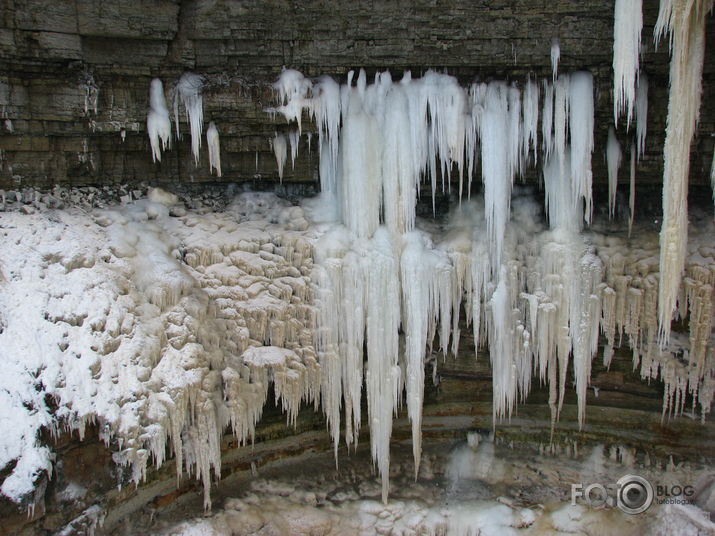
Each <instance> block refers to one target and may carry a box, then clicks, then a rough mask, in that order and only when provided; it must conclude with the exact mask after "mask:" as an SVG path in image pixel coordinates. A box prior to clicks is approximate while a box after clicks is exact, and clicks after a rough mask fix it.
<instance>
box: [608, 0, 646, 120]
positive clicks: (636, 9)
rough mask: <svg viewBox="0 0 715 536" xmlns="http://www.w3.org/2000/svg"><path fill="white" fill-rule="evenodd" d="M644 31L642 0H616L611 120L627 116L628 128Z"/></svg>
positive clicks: (634, 98) (631, 115)
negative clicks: (642, 32)
mask: <svg viewBox="0 0 715 536" xmlns="http://www.w3.org/2000/svg"><path fill="white" fill-rule="evenodd" d="M642 29H643V6H642V0H616V7H615V12H614V22H613V120H614V122H615V123H616V124H618V118H619V117H620V116H621V115H623V114H625V115H626V128H628V127H630V124H631V118H632V117H633V107H634V103H635V101H636V85H637V80H638V55H639V53H640V46H641V30H642Z"/></svg>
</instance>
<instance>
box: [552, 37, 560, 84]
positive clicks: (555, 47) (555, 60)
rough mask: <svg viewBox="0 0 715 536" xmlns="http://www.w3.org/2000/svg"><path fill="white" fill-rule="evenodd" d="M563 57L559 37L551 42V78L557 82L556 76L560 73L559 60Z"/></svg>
mask: <svg viewBox="0 0 715 536" xmlns="http://www.w3.org/2000/svg"><path fill="white" fill-rule="evenodd" d="M560 57H561V45H560V43H559V39H558V37H554V38H553V39H552V40H551V77H552V79H553V81H554V82H555V81H556V75H558V73H559V58H560Z"/></svg>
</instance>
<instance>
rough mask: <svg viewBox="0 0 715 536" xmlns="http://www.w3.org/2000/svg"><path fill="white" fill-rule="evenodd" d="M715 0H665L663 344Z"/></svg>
mask: <svg viewBox="0 0 715 536" xmlns="http://www.w3.org/2000/svg"><path fill="white" fill-rule="evenodd" d="M712 7H713V0H694V1H693V0H661V3H660V11H659V13H658V20H657V22H656V26H655V35H656V40H658V39H659V38H660V37H661V36H662V35H663V34H664V33H665V32H669V33H670V37H671V41H670V43H671V56H672V58H671V61H670V94H669V99H668V119H667V128H666V138H665V147H664V149H663V160H664V162H665V164H664V171H663V225H662V228H661V232H660V284H659V292H660V293H659V296H658V325H659V328H658V329H659V339H660V343H661V347H662V346H663V345H664V344H666V343H667V342H668V340H669V338H670V322H671V316H672V314H673V311H675V307H676V301H677V295H678V289H679V287H680V281H681V277H682V273H683V267H684V264H685V251H686V246H687V242H688V206H687V196H688V175H689V172H690V142H691V141H692V138H693V134H694V131H695V124H696V122H697V120H698V114H699V110H700V98H701V93H702V70H703V61H704V56H705V21H706V20H707V16H708V12H709V11H710V10H711V9H712Z"/></svg>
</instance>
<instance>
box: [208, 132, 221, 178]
mask: <svg viewBox="0 0 715 536" xmlns="http://www.w3.org/2000/svg"><path fill="white" fill-rule="evenodd" d="M206 145H208V147H209V170H212V169H215V170H216V175H217V176H219V177H220V176H221V144H220V142H219V136H218V129H217V128H216V125H215V124H214V122H213V121H211V122H210V123H209V128H208V129H206Z"/></svg>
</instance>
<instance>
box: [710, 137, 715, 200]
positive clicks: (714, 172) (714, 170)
mask: <svg viewBox="0 0 715 536" xmlns="http://www.w3.org/2000/svg"><path fill="white" fill-rule="evenodd" d="M710 188H711V189H712V191H713V201H714V202H715V147H714V148H713V161H712V164H710Z"/></svg>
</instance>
